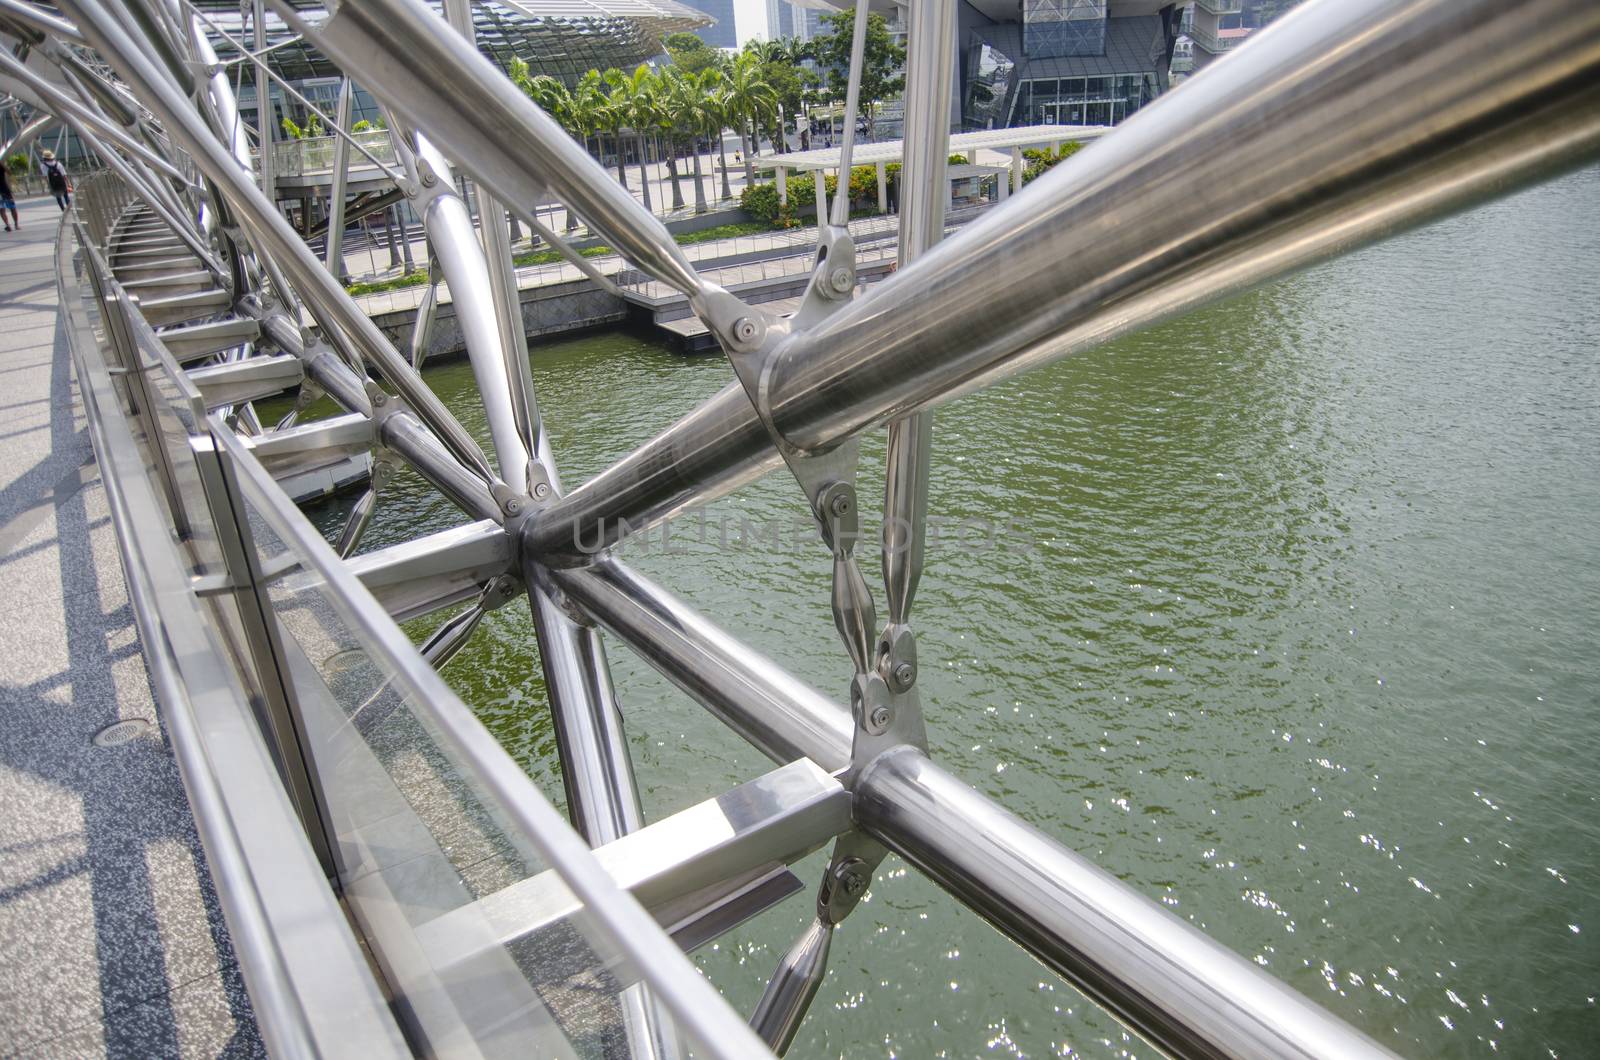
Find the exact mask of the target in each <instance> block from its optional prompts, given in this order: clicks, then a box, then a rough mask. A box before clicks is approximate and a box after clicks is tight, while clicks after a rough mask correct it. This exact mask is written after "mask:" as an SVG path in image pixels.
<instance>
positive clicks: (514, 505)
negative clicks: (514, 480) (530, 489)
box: [506, 497, 522, 515]
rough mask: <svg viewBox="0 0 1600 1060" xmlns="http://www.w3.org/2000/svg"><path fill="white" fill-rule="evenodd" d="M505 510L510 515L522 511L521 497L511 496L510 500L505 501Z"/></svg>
mask: <svg viewBox="0 0 1600 1060" xmlns="http://www.w3.org/2000/svg"><path fill="white" fill-rule="evenodd" d="M506 511H507V512H509V513H511V514H512V515H516V514H517V513H518V512H520V511H522V498H521V497H512V498H511V499H510V500H508V501H506Z"/></svg>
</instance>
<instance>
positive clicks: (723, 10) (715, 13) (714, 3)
mask: <svg viewBox="0 0 1600 1060" xmlns="http://www.w3.org/2000/svg"><path fill="white" fill-rule="evenodd" d="M683 2H684V4H685V5H687V6H689V7H692V8H694V9H695V10H696V11H699V12H701V13H702V14H705V15H709V16H710V17H711V18H713V19H715V20H716V24H715V25H711V26H701V27H700V28H699V29H697V30H695V31H694V35H695V36H696V37H699V38H700V39H701V40H703V41H705V42H706V43H707V44H709V45H711V46H712V47H713V48H737V47H738V46H739V31H738V29H737V28H736V27H735V25H734V20H733V0H683Z"/></svg>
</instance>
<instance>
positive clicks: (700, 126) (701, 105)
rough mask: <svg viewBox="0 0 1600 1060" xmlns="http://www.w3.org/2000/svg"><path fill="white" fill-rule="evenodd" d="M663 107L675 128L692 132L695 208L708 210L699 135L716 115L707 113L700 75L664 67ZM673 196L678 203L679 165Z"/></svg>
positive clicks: (690, 148)
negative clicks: (701, 165) (701, 166)
mask: <svg viewBox="0 0 1600 1060" xmlns="http://www.w3.org/2000/svg"><path fill="white" fill-rule="evenodd" d="M661 81H662V96H663V98H662V107H663V109H664V110H665V111H666V112H667V115H668V116H669V120H670V122H671V125H672V128H673V129H675V130H677V131H679V132H687V133H688V134H689V136H690V142H689V150H690V153H691V154H693V155H694V212H695V213H705V212H706V188H705V180H704V177H703V176H702V170H701V168H700V145H699V143H698V141H699V138H700V135H701V134H702V133H703V132H705V129H706V127H707V126H708V125H710V124H711V122H712V121H714V120H716V119H715V117H714V116H712V115H710V114H708V112H707V106H706V95H705V93H703V92H702V91H701V89H700V84H699V79H698V78H697V77H695V75H693V74H689V73H685V72H684V71H682V70H679V69H677V68H676V67H668V68H667V69H666V70H664V71H662V77H661ZM672 182H673V196H674V203H673V204H674V206H676V205H678V199H677V195H678V192H677V182H678V177H677V169H676V167H674V168H673V177H672Z"/></svg>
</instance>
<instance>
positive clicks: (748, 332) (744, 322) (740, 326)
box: [733, 317, 756, 342]
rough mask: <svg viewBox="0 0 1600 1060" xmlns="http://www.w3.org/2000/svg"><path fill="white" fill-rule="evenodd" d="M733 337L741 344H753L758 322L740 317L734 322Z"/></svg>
mask: <svg viewBox="0 0 1600 1060" xmlns="http://www.w3.org/2000/svg"><path fill="white" fill-rule="evenodd" d="M733 337H734V338H736V339H738V340H739V341H740V342H751V341H753V340H754V339H755V337H756V322H755V321H754V320H751V319H750V318H749V317H740V318H739V319H738V320H735V321H734V322H733Z"/></svg>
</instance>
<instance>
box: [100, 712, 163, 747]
mask: <svg viewBox="0 0 1600 1060" xmlns="http://www.w3.org/2000/svg"><path fill="white" fill-rule="evenodd" d="M150 729H151V726H150V723H149V722H148V721H145V720H144V719H143V718H129V719H128V720H127V721H119V722H116V723H115V724H112V725H107V726H106V727H105V728H103V729H101V730H100V731H99V732H97V733H95V734H94V743H95V746H96V747H119V746H121V745H122V744H125V743H127V742H129V741H130V740H137V739H138V738H139V737H141V736H143V735H144V734H145V733H147V732H149V731H150Z"/></svg>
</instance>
